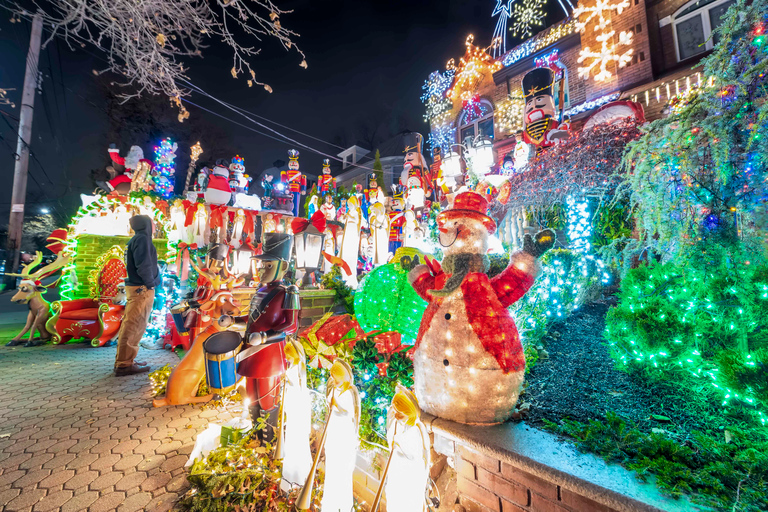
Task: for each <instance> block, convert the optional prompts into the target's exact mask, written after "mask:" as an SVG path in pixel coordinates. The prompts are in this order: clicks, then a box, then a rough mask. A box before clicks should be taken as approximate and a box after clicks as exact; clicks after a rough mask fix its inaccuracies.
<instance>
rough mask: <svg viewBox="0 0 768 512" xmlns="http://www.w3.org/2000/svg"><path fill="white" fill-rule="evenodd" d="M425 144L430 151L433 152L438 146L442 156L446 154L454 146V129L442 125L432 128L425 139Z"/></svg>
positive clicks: (453, 127) (448, 125) (447, 125)
mask: <svg viewBox="0 0 768 512" xmlns="http://www.w3.org/2000/svg"><path fill="white" fill-rule="evenodd" d="M427 144H429V147H430V149H431V150H433V151H434V149H435V148H436V147H438V146H439V147H440V149H441V150H442V151H443V154H447V153H448V152H450V151H451V147H452V146H453V145H454V144H456V127H455V126H451V125H450V124H444V125H441V126H438V127H436V128H434V129H433V130H432V131H431V132H430V134H429V137H427Z"/></svg>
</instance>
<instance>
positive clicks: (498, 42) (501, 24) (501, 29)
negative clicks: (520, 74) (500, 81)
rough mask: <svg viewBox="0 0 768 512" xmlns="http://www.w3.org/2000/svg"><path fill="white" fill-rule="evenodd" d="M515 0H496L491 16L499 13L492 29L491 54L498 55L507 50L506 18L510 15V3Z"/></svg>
mask: <svg viewBox="0 0 768 512" xmlns="http://www.w3.org/2000/svg"><path fill="white" fill-rule="evenodd" d="M514 3H515V0H507V2H506V4H505V3H504V0H496V7H494V8H493V12H492V13H491V16H496V15H497V14H498V15H499V19H498V20H496V28H495V29H494V31H493V39H492V41H493V56H494V58H496V57H499V56H500V55H503V54H504V53H506V52H507V20H508V19H509V18H510V17H511V16H512V4H514Z"/></svg>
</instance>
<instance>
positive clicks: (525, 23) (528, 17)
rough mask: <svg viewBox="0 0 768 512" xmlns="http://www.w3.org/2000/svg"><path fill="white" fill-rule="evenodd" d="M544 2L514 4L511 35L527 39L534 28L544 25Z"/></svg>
mask: <svg viewBox="0 0 768 512" xmlns="http://www.w3.org/2000/svg"><path fill="white" fill-rule="evenodd" d="M545 2H546V0H523V3H522V4H516V5H515V6H514V10H513V12H512V27H510V30H511V31H512V35H513V36H515V37H518V36H519V37H522V38H527V37H529V36H531V35H532V34H533V29H534V27H541V26H543V25H544V3H545Z"/></svg>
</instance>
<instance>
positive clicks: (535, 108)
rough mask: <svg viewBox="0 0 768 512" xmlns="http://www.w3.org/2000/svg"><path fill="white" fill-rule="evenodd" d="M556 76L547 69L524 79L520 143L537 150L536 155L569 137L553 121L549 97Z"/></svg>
mask: <svg viewBox="0 0 768 512" xmlns="http://www.w3.org/2000/svg"><path fill="white" fill-rule="evenodd" d="M554 81H555V73H554V72H553V71H552V70H551V69H549V68H536V69H534V70H533V71H529V72H528V73H526V75H525V76H524V77H523V94H524V95H525V112H523V140H524V141H525V142H526V144H532V145H534V146H536V150H537V151H541V150H542V149H544V148H548V147H550V146H552V145H554V144H555V142H556V141H557V140H560V139H565V138H567V137H568V134H569V133H570V132H569V131H568V129H567V126H565V125H561V124H560V122H558V120H557V118H556V110H555V98H554V97H553V96H552V89H553V87H554Z"/></svg>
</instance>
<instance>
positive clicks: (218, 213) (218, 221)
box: [210, 204, 227, 230]
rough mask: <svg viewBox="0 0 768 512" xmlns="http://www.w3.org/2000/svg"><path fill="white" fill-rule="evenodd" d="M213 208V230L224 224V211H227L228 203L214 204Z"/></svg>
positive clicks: (211, 220) (211, 219)
mask: <svg viewBox="0 0 768 512" xmlns="http://www.w3.org/2000/svg"><path fill="white" fill-rule="evenodd" d="M210 208H211V218H210V224H211V230H214V229H218V228H220V227H222V226H224V212H226V211H227V205H225V204H212V205H210Z"/></svg>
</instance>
